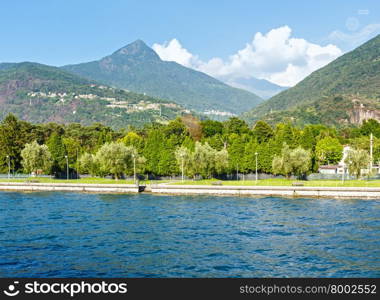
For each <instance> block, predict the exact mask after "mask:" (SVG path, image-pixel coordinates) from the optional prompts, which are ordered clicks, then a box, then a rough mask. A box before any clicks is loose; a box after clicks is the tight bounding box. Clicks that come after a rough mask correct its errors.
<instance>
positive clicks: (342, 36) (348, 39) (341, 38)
mask: <svg viewBox="0 0 380 300" xmlns="http://www.w3.org/2000/svg"><path fill="white" fill-rule="evenodd" d="M378 34H380V23H377V24H376V23H375V24H369V25H367V26H365V27H363V28H362V29H361V30H359V31H356V32H352V33H345V32H342V31H340V30H335V31H333V32H331V33H330V35H329V37H328V39H329V41H331V42H333V43H337V44H339V45H342V47H344V48H345V49H347V50H351V49H353V48H355V47H357V46H359V45H361V44H363V43H364V42H366V41H367V40H369V39H371V38H373V37H375V36H376V35H378Z"/></svg>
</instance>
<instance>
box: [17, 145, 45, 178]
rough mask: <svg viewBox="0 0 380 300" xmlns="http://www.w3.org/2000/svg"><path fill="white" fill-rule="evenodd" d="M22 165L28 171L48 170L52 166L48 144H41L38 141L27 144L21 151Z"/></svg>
mask: <svg viewBox="0 0 380 300" xmlns="http://www.w3.org/2000/svg"><path fill="white" fill-rule="evenodd" d="M21 157H22V165H23V167H24V169H25V171H26V172H27V173H32V172H35V173H37V171H38V170H43V171H45V172H48V171H49V170H50V168H51V164H52V159H51V154H50V152H49V149H48V147H47V146H46V145H39V144H38V143H37V142H36V141H34V142H32V143H30V144H26V145H25V148H24V149H23V150H22V151H21Z"/></svg>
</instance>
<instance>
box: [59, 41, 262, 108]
mask: <svg viewBox="0 0 380 300" xmlns="http://www.w3.org/2000/svg"><path fill="white" fill-rule="evenodd" d="M62 68H63V69H64V70H66V71H69V72H72V73H74V74H77V75H80V76H82V77H84V78H88V79H92V80H97V81H98V82H103V83H106V84H109V85H111V86H114V87H118V88H122V89H127V90H131V91H134V92H138V93H146V94H147V95H150V96H154V97H159V98H163V99H168V100H172V101H175V102H176V103H179V104H181V105H183V106H185V107H187V108H191V109H194V110H197V111H198V112H205V111H211V110H214V111H220V112H229V113H242V112H244V111H247V110H249V109H252V108H253V107H255V106H256V105H257V104H259V103H260V102H261V101H262V99H261V98H260V97H258V96H256V95H254V94H252V93H250V92H248V91H245V90H241V89H237V88H233V87H230V86H228V85H227V84H225V83H223V82H221V81H219V80H217V79H214V78H212V77H210V76H208V75H206V74H204V73H201V72H198V71H195V70H192V69H189V68H186V67H184V66H182V65H180V64H177V63H175V62H169V61H163V60H161V59H160V58H159V56H158V55H157V53H156V52H154V50H153V49H151V48H150V47H148V46H147V45H146V44H145V43H144V42H143V41H141V40H137V41H135V42H133V43H131V44H129V45H127V46H125V47H123V48H121V49H119V50H117V51H116V52H114V53H113V54H111V55H109V56H106V57H104V58H102V59H100V60H97V61H92V62H87V63H81V64H76V65H67V66H63V67H62ZM216 113H218V112H216Z"/></svg>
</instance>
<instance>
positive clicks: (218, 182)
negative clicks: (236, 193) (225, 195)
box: [211, 181, 223, 185]
mask: <svg viewBox="0 0 380 300" xmlns="http://www.w3.org/2000/svg"><path fill="white" fill-rule="evenodd" d="M211 184H212V185H223V184H222V182H221V181H215V182H212V183H211Z"/></svg>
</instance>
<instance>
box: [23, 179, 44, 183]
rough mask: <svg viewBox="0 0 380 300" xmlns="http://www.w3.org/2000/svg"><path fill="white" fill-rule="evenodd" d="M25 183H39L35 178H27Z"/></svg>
mask: <svg viewBox="0 0 380 300" xmlns="http://www.w3.org/2000/svg"><path fill="white" fill-rule="evenodd" d="M25 182H26V183H39V182H40V181H39V180H37V179H30V180H27V181H25Z"/></svg>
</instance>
